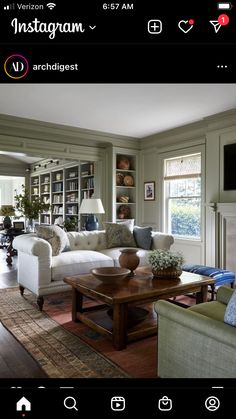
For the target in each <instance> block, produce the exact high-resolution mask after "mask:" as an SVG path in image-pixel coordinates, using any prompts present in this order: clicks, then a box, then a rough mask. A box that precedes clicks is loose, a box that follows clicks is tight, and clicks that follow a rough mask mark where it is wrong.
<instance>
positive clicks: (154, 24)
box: [148, 19, 162, 35]
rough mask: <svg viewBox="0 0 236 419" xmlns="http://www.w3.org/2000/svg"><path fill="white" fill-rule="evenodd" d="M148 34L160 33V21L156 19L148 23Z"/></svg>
mask: <svg viewBox="0 0 236 419" xmlns="http://www.w3.org/2000/svg"><path fill="white" fill-rule="evenodd" d="M148 32H149V33H151V34H152V35H158V34H159V33H161V32H162V21H161V20H158V19H152V20H149V21H148Z"/></svg>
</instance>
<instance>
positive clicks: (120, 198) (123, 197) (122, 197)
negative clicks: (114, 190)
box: [117, 195, 129, 204]
mask: <svg viewBox="0 0 236 419" xmlns="http://www.w3.org/2000/svg"><path fill="white" fill-rule="evenodd" d="M117 201H118V202H123V203H124V204H128V202H129V196H128V195H120V196H118V198H117Z"/></svg>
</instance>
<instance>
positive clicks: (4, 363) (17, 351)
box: [0, 323, 47, 378]
mask: <svg viewBox="0 0 236 419" xmlns="http://www.w3.org/2000/svg"><path fill="white" fill-rule="evenodd" d="M0 348H1V349H0V378H43V377H44V378H47V375H46V374H45V373H44V371H43V370H42V369H41V368H40V367H39V365H38V363H37V362H35V360H34V359H33V358H32V357H31V355H30V354H29V353H28V352H27V351H26V350H25V349H24V348H23V346H22V345H21V344H20V343H19V342H18V341H17V340H16V339H15V338H14V337H13V336H12V335H11V333H10V332H8V330H7V329H5V327H4V326H3V325H2V324H1V323H0Z"/></svg>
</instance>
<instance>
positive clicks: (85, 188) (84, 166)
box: [80, 162, 94, 230]
mask: <svg viewBox="0 0 236 419" xmlns="http://www.w3.org/2000/svg"><path fill="white" fill-rule="evenodd" d="M80 186H81V189H80V203H81V202H82V200H83V199H84V198H85V199H89V198H93V196H94V163H93V162H84V163H81V165H80ZM86 217H87V216H86V214H81V215H80V229H81V230H83V229H84V228H85V221H86Z"/></svg>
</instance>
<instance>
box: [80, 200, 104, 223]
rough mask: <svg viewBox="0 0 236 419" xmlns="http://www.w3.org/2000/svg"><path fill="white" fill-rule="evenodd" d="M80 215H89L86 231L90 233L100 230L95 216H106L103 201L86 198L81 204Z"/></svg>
mask: <svg viewBox="0 0 236 419" xmlns="http://www.w3.org/2000/svg"><path fill="white" fill-rule="evenodd" d="M79 212H80V214H87V220H86V223H85V229H86V230H88V231H91V230H98V219H97V217H96V216H95V215H94V214H104V213H105V211H104V208H103V205H102V201H101V199H99V198H89V199H86V198H84V199H83V200H82V202H81V205H80V209H79Z"/></svg>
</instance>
